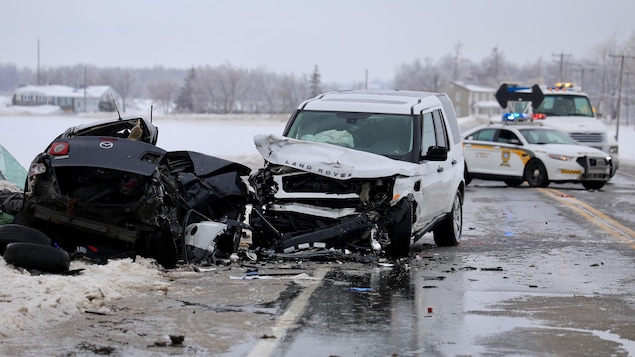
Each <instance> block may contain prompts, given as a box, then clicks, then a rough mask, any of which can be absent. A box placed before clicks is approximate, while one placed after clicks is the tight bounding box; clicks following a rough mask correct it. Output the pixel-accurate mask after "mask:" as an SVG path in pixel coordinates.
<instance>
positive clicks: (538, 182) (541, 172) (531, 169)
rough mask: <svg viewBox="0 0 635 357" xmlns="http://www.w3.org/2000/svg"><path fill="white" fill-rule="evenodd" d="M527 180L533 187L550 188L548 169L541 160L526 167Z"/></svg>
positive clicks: (530, 162)
mask: <svg viewBox="0 0 635 357" xmlns="http://www.w3.org/2000/svg"><path fill="white" fill-rule="evenodd" d="M525 180H526V181H527V183H528V184H529V186H531V187H547V186H549V177H547V169H545V165H543V164H542V162H540V160H535V159H534V160H531V161H529V162H528V163H527V165H526V166H525Z"/></svg>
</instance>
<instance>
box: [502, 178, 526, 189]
mask: <svg viewBox="0 0 635 357" xmlns="http://www.w3.org/2000/svg"><path fill="white" fill-rule="evenodd" d="M503 182H505V184H506V185H507V186H509V187H518V186H520V185H522V184H523V180H521V179H509V180H505V181H503Z"/></svg>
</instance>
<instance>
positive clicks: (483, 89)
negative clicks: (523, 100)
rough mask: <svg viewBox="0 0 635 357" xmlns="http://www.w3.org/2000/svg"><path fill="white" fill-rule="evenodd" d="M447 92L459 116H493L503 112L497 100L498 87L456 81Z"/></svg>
mask: <svg viewBox="0 0 635 357" xmlns="http://www.w3.org/2000/svg"><path fill="white" fill-rule="evenodd" d="M447 94H448V96H450V98H451V99H452V102H453V103H454V108H455V110H456V115H457V116H459V117H464V116H468V115H469V116H474V117H482V118H491V117H496V116H500V115H502V114H503V110H502V108H501V107H500V106H499V105H498V102H497V101H496V97H495V94H496V88H492V87H487V86H482V85H477V84H468V83H464V82H460V81H455V82H453V83H452V85H451V86H450V88H449V89H448V91H447Z"/></svg>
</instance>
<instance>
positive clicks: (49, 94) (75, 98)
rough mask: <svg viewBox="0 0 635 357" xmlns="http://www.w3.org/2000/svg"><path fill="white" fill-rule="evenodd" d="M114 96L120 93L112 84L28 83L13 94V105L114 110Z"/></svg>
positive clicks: (74, 110)
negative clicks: (71, 85) (78, 85)
mask: <svg viewBox="0 0 635 357" xmlns="http://www.w3.org/2000/svg"><path fill="white" fill-rule="evenodd" d="M113 97H114V98H115V100H116V101H119V100H120V96H119V94H117V92H115V91H114V90H113V89H112V88H111V87H110V86H88V87H86V88H73V87H69V86H63V85H51V84H49V85H41V86H38V85H26V86H22V87H19V88H17V89H16V90H15V93H14V94H13V99H12V101H11V102H12V104H13V105H24V106H33V105H57V106H59V107H60V108H62V110H64V111H68V112H97V111H114V110H115V108H114V105H113V103H112V101H113Z"/></svg>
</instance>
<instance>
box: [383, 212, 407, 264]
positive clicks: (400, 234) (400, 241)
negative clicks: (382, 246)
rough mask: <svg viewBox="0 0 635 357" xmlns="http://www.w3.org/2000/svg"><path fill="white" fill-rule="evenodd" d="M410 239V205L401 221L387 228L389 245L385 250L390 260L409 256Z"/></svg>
mask: <svg viewBox="0 0 635 357" xmlns="http://www.w3.org/2000/svg"><path fill="white" fill-rule="evenodd" d="M411 237H412V203H409V204H408V208H407V209H406V212H405V213H404V215H403V217H401V220H399V221H397V222H395V223H393V224H391V225H390V226H389V227H388V238H390V245H388V247H387V248H386V252H387V254H388V256H390V257H392V258H402V257H407V256H408V255H409V254H410V238H411Z"/></svg>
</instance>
